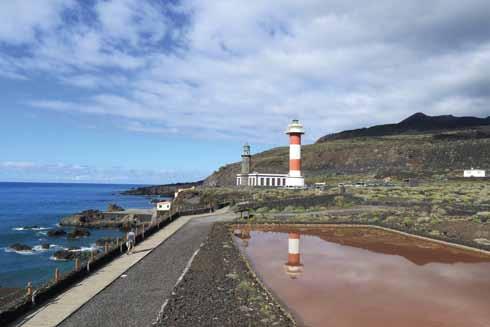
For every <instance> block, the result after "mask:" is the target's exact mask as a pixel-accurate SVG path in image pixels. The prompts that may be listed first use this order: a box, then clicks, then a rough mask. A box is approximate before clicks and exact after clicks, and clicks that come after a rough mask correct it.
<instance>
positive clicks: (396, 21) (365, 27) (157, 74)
mask: <svg viewBox="0 0 490 327" xmlns="http://www.w3.org/2000/svg"><path fill="white" fill-rule="evenodd" d="M53 3H55V2H53ZM66 3H68V2H66ZM66 3H64V2H63V6H62V5H58V6H54V5H53V7H52V8H54V9H51V10H50V11H49V12H48V11H47V13H45V14H40V15H39V17H37V15H36V14H35V13H33V12H31V11H29V15H31V16H36V17H35V18H32V17H31V16H29V15H28V14H25V13H21V16H26V17H27V16H28V17H30V18H29V19H27V18H26V19H21V20H20V21H19V28H20V29H21V30H22V29H26V32H25V37H24V38H23V41H22V42H27V40H30V42H31V47H30V49H29V50H30V51H31V53H32V55H31V56H28V57H22V58H19V59H16V60H14V59H13V58H12V56H9V55H8V54H6V53H0V72H2V71H4V73H3V75H4V76H6V74H14V75H15V74H17V75H18V76H19V77H21V76H28V75H29V73H30V72H39V71H41V72H46V73H48V74H50V75H52V76H54V77H56V78H58V80H59V81H60V83H63V84H69V85H70V86H75V87H81V88H84V89H86V90H89V91H91V93H89V94H88V95H86V96H83V97H80V98H76V99H67V100H60V99H54V98H46V99H37V100H35V101H31V102H30V104H32V105H33V106H36V107H42V108H45V109H51V110H58V111H71V112H78V113H84V114H96V115H103V116H111V117H113V116H116V117H121V118H123V119H126V120H127V121H128V124H126V125H124V126H125V128H126V129H128V130H131V131H134V132H148V133H160V132H162V133H165V131H172V132H175V133H182V134H185V135H193V136H196V137H199V135H205V136H206V137H223V138H230V137H231V138H239V139H241V140H243V139H249V140H250V141H254V142H259V141H264V140H267V142H269V143H271V142H278V143H279V142H282V141H283V137H284V136H283V135H282V131H283V129H284V126H285V124H286V123H287V122H288V120H289V119H291V118H300V119H302V120H303V121H304V122H305V124H306V127H307V131H308V134H307V135H308V138H309V140H310V141H312V140H314V139H315V138H317V137H319V136H321V135H323V134H326V133H329V132H334V131H337V130H341V129H345V128H355V127H360V126H366V125H369V124H373V123H384V122H393V121H397V120H400V119H402V118H404V117H406V116H408V115H410V114H412V113H413V112H416V111H424V112H426V113H429V114H430V113H432V114H447V113H453V114H459V115H488V109H487V108H489V105H490V89H489V87H488V85H489V80H488V76H490V70H489V69H490V68H489V67H490V50H489V49H490V5H489V4H488V1H483V0H481V1H480V0H470V1H467V2H465V3H464V4H463V3H462V2H460V1H453V0H448V1H444V2H437V1H436V2H430V3H428V2H426V1H422V0H419V1H411V2H398V3H396V5H394V4H393V2H392V1H388V0H387V1H377V2H363V3H359V2H358V1H346V0H344V1H338V0H329V1H325V0H306V1H301V2H298V1H294V0H281V1H279V0H271V1H246V2H243V1H238V0H226V1H225V0H183V1H181V2H180V3H179V4H177V5H170V4H167V3H166V2H165V4H164V5H162V4H163V3H164V2H162V3H158V2H151V1H135V0H131V1H130V0H121V1H96V4H95V6H93V7H87V6H82V5H80V6H76V8H75V9H72V11H73V13H72V14H73V15H75V17H77V20H75V21H76V23H73V22H67V21H64V20H63V18H62V17H61V13H62V12H63V10H66V9H65V8H66V5H65V4H66ZM72 7H73V6H72ZM15 9H16V10H19V11H25V8H15ZM10 10H14V9H10ZM87 13H92V14H93V16H94V17H95V19H93V20H87V18H86V17H87V16H90V15H88V14H87ZM48 16H50V17H51V20H50V21H51V22H52V23H50V24H44V23H39V21H41V20H42V18H43V17H48ZM52 16H53V17H52ZM175 17H177V18H175ZM24 21H25V22H24ZM11 24H15V23H11ZM60 24H61V26H62V27H63V28H59V26H60ZM2 26H3V31H4V33H6V32H5V31H7V30H8V27H5V26H10V25H8V24H3V25H1V24H0V29H1V28H2ZM39 26H40V27H39ZM37 29H42V31H43V32H42V34H41V35H40V36H39V37H38V38H34V35H36V34H35V32H36V30H37ZM2 35H5V34H2V32H0V40H1V42H4V43H11V44H14V45H15V44H18V43H19V42H21V41H20V40H15V39H9V38H7V37H5V36H4V37H2ZM2 58H3V59H2ZM14 75H12V77H14ZM7 76H8V75H7Z"/></svg>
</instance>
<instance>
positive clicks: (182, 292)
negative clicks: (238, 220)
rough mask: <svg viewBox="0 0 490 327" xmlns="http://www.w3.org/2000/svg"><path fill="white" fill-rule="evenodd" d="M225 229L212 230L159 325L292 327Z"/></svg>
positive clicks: (220, 225) (217, 225) (289, 318)
mask: <svg viewBox="0 0 490 327" xmlns="http://www.w3.org/2000/svg"><path fill="white" fill-rule="evenodd" d="M228 228H229V226H227V225H225V224H215V225H214V227H213V229H212V231H211V233H210V235H209V239H208V241H207V242H206V244H205V245H204V246H203V247H202V248H201V250H200V251H199V253H198V254H197V256H196V257H195V259H194V261H193V262H192V265H191V266H190V269H189V271H188V273H187V274H186V275H185V276H184V278H183V279H182V282H181V283H179V285H178V286H177V287H176V289H175V290H174V293H173V294H172V296H171V297H170V299H169V301H168V304H167V306H166V307H165V309H164V310H163V314H162V319H160V320H159V322H158V325H159V326H161V327H164V326H165V327H190V326H200V327H204V326H234V327H236V326H240V327H241V326H243V327H250V326H264V327H269V326H275V327H294V326H296V324H295V322H294V321H293V320H292V318H291V317H290V316H289V314H288V313H287V312H285V311H284V310H283V309H282V308H281V306H280V305H279V303H278V302H277V301H276V300H275V299H274V298H273V297H272V295H271V294H270V293H268V292H267V291H266V290H265V289H264V288H263V287H262V286H261V284H260V283H259V282H258V280H257V279H256V277H255V275H254V274H253V273H252V272H251V271H250V269H249V268H248V266H247V263H246V261H245V259H244V258H243V257H242V256H241V255H240V253H239V250H238V249H237V247H236V245H235V244H234V242H233V240H232V237H231V233H230V231H229V229H228Z"/></svg>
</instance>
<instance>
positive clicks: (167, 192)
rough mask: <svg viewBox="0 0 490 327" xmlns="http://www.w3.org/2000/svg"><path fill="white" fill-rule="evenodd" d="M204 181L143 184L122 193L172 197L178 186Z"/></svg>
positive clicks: (188, 186) (190, 185) (197, 183)
mask: <svg viewBox="0 0 490 327" xmlns="http://www.w3.org/2000/svg"><path fill="white" fill-rule="evenodd" d="M203 182H204V181H197V182H191V183H175V184H165V185H156V186H145V187H138V188H134V189H131V190H128V191H125V192H123V193H122V194H126V195H160V196H165V197H173V196H174V193H175V192H176V191H177V190H178V189H180V188H190V187H193V186H196V187H197V186H201V185H202V184H203Z"/></svg>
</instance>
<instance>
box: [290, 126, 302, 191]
mask: <svg viewBox="0 0 490 327" xmlns="http://www.w3.org/2000/svg"><path fill="white" fill-rule="evenodd" d="M304 133H305V132H304V129H303V125H302V124H301V123H300V122H299V120H296V119H295V120H293V121H292V122H291V124H289V125H288V129H287V131H286V134H288V135H289V174H288V177H287V179H286V187H292V188H302V187H304V186H305V179H304V177H303V176H302V175H301V135H303V134H304Z"/></svg>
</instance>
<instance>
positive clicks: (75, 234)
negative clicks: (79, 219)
mask: <svg viewBox="0 0 490 327" xmlns="http://www.w3.org/2000/svg"><path fill="white" fill-rule="evenodd" d="M67 236H68V238H79V237H86V236H90V232H89V231H88V230H87V229H84V228H75V229H74V230H72V231H71V232H69V233H68V235H67Z"/></svg>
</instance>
